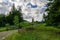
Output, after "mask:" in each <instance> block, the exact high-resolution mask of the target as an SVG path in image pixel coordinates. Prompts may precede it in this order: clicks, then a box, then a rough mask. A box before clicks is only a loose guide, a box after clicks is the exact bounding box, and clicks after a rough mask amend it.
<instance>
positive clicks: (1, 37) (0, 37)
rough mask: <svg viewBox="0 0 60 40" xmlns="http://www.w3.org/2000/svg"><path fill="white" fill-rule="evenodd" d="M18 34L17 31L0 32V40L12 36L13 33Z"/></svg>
mask: <svg viewBox="0 0 60 40" xmlns="http://www.w3.org/2000/svg"><path fill="white" fill-rule="evenodd" d="M15 32H18V31H17V30H11V31H5V32H0V40H4V38H5V37H6V36H9V35H12V34H13V33H15Z"/></svg>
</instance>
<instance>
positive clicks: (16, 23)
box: [14, 16, 19, 27]
mask: <svg viewBox="0 0 60 40" xmlns="http://www.w3.org/2000/svg"><path fill="white" fill-rule="evenodd" d="M14 24H15V26H17V27H18V26H19V18H18V16H15V17H14Z"/></svg>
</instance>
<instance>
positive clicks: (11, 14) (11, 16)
mask: <svg viewBox="0 0 60 40" xmlns="http://www.w3.org/2000/svg"><path fill="white" fill-rule="evenodd" d="M20 9H21V8H19V10H17V9H16V8H15V5H14V4H13V6H12V10H11V11H10V12H9V15H8V16H7V21H8V22H7V23H9V24H10V25H13V24H14V22H13V21H14V17H15V16H16V15H17V16H18V18H19V23H20V22H22V21H23V17H22V13H21V10H20Z"/></svg>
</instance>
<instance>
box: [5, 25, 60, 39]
mask: <svg viewBox="0 0 60 40" xmlns="http://www.w3.org/2000/svg"><path fill="white" fill-rule="evenodd" d="M27 28H28V27H27ZM33 28H34V30H27V29H26V28H25V29H22V30H21V31H20V33H14V34H13V35H10V36H8V37H6V39H5V40H60V29H57V28H54V27H49V26H48V27H47V26H45V24H40V25H34V26H33Z"/></svg>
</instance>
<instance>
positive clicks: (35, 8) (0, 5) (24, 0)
mask: <svg viewBox="0 0 60 40" xmlns="http://www.w3.org/2000/svg"><path fill="white" fill-rule="evenodd" d="M47 2H48V1H47V0H0V13H2V14H7V13H8V12H9V11H10V10H11V7H12V5H13V3H14V4H15V7H16V8H18V7H21V9H22V13H23V17H24V19H25V20H27V21H31V19H32V17H34V19H35V21H41V20H42V19H43V13H45V9H46V8H47V7H46V4H47Z"/></svg>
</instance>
